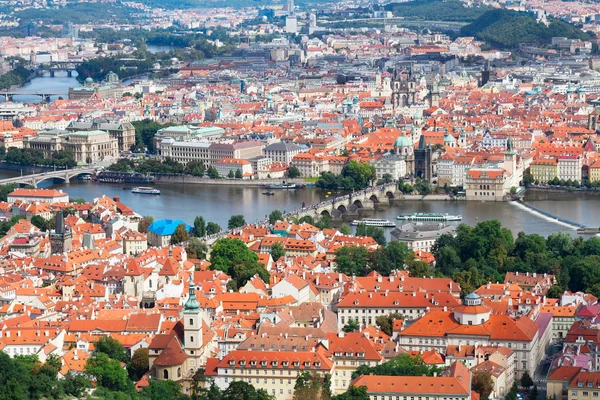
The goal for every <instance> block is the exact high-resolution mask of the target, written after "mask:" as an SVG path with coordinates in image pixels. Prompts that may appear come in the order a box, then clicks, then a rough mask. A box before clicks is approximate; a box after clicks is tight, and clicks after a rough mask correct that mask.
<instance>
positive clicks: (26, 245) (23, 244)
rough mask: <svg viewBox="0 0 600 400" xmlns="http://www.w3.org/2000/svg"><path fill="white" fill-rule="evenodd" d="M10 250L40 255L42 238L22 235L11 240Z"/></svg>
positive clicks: (35, 255)
mask: <svg viewBox="0 0 600 400" xmlns="http://www.w3.org/2000/svg"><path fill="white" fill-rule="evenodd" d="M10 251H14V252H18V253H23V254H26V255H28V256H31V257H38V256H39V255H40V238H39V237H36V236H21V235H20V236H18V237H16V238H14V239H13V241H12V242H11V244H10Z"/></svg>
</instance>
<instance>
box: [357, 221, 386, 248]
mask: <svg viewBox="0 0 600 400" xmlns="http://www.w3.org/2000/svg"><path fill="white" fill-rule="evenodd" d="M355 236H368V237H372V238H373V239H375V241H376V242H377V244H379V245H381V246H385V244H386V239H385V232H384V231H383V228H378V227H376V226H368V225H367V224H365V223H364V222H361V223H359V224H358V225H357V227H356V233H355Z"/></svg>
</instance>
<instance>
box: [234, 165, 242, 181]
mask: <svg viewBox="0 0 600 400" xmlns="http://www.w3.org/2000/svg"><path fill="white" fill-rule="evenodd" d="M243 177H244V176H243V175H242V170H241V169H239V168H238V169H236V170H235V179H242V178H243Z"/></svg>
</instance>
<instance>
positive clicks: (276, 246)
mask: <svg viewBox="0 0 600 400" xmlns="http://www.w3.org/2000/svg"><path fill="white" fill-rule="evenodd" d="M284 256H285V249H284V248H283V245H282V244H281V243H279V242H275V243H273V245H272V246H271V257H273V261H277V260H279V259H280V258H281V257H284Z"/></svg>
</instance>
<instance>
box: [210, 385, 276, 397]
mask: <svg viewBox="0 0 600 400" xmlns="http://www.w3.org/2000/svg"><path fill="white" fill-rule="evenodd" d="M221 400H275V397H274V396H270V395H269V394H268V393H267V392H266V391H265V390H263V389H258V390H256V389H255V388H254V386H252V385H250V384H249V383H246V382H243V381H235V382H231V383H230V384H229V387H228V388H227V390H225V391H224V392H223V396H222V397H221Z"/></svg>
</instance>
